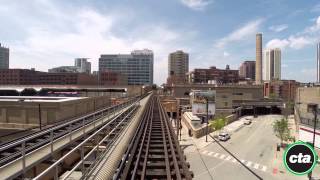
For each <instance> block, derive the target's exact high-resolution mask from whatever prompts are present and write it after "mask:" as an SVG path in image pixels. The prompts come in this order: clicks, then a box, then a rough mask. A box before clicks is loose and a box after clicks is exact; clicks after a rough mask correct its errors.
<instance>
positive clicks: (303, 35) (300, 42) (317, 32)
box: [266, 16, 320, 49]
mask: <svg viewBox="0 0 320 180" xmlns="http://www.w3.org/2000/svg"><path fill="white" fill-rule="evenodd" d="M319 36H320V16H319V17H317V18H316V20H315V22H314V24H313V25H311V26H309V27H306V28H305V29H304V30H303V31H302V32H298V33H296V34H295V35H290V36H289V37H288V38H284V39H277V38H276V39H272V40H270V41H268V42H267V44H266V47H267V48H275V47H278V48H282V49H283V48H287V47H290V48H292V49H302V48H304V47H306V46H307V45H312V44H314V43H316V42H317V41H318V40H319Z"/></svg>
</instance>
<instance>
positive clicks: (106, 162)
mask: <svg viewBox="0 0 320 180" xmlns="http://www.w3.org/2000/svg"><path fill="white" fill-rule="evenodd" d="M149 99H150V95H149V96H147V97H146V98H144V99H142V100H141V101H140V106H141V107H140V108H139V109H138V111H137V113H136V114H135V115H134V116H133V118H132V120H131V121H130V124H128V126H127V127H126V128H125V130H124V131H123V133H122V134H121V135H120V136H119V138H118V140H117V141H116V142H115V143H114V145H113V146H112V147H111V148H110V150H109V151H108V152H107V153H106V154H105V155H104V157H103V159H102V160H101V161H100V163H98V164H97V165H96V166H95V168H93V169H92V171H91V172H89V174H88V176H87V179H92V180H104V179H108V178H109V179H110V178H111V177H112V176H113V175H114V173H115V172H116V169H117V168H118V165H119V162H121V159H122V158H123V154H124V153H125V151H126V148H127V146H128V144H129V143H130V140H131V138H132V136H133V134H134V132H135V131H136V129H137V127H138V125H139V122H140V119H141V118H142V115H143V112H144V111H145V109H146V104H147V102H148V101H149Z"/></svg>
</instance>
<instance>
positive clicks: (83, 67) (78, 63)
mask: <svg viewBox="0 0 320 180" xmlns="http://www.w3.org/2000/svg"><path fill="white" fill-rule="evenodd" d="M74 66H75V67H77V68H78V69H79V70H78V72H80V73H87V74H90V73H91V62H88V58H76V59H75V60H74Z"/></svg>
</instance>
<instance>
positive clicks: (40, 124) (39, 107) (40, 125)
mask: <svg viewBox="0 0 320 180" xmlns="http://www.w3.org/2000/svg"><path fill="white" fill-rule="evenodd" d="M38 110H39V128H40V130H41V129H42V122H41V121H42V120H41V105H40V104H38Z"/></svg>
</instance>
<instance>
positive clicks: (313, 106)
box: [308, 103, 318, 180]
mask: <svg viewBox="0 0 320 180" xmlns="http://www.w3.org/2000/svg"><path fill="white" fill-rule="evenodd" d="M308 112H312V113H313V114H314V122H313V141H312V147H313V149H314V147H315V138H316V127H317V114H318V104H314V103H310V104H308ZM308 177H309V180H311V179H312V171H311V172H310V173H309V174H308Z"/></svg>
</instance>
